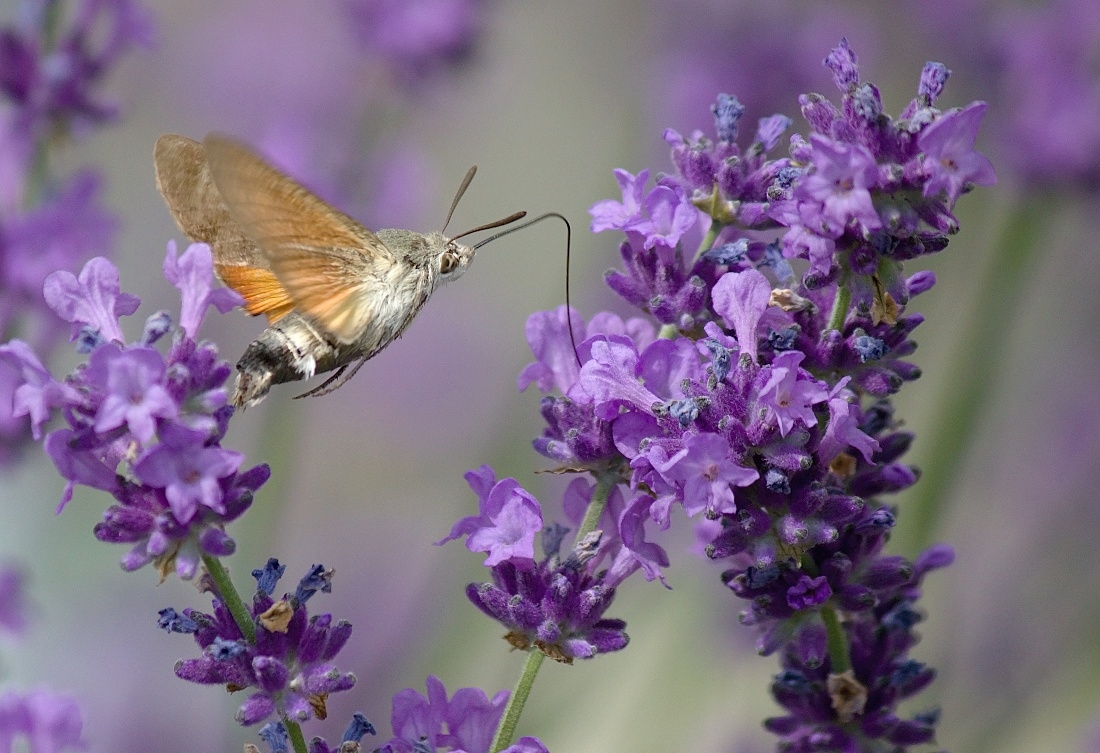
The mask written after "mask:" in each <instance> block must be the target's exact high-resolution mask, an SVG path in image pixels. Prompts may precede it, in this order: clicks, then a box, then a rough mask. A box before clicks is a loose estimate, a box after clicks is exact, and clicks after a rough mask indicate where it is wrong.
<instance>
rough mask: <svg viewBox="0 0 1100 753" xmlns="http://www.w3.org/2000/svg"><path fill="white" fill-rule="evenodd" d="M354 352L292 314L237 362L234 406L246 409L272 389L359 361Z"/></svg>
mask: <svg viewBox="0 0 1100 753" xmlns="http://www.w3.org/2000/svg"><path fill="white" fill-rule="evenodd" d="M356 356H357V351H356V350H355V349H354V348H348V347H343V346H340V345H339V344H337V343H334V342H331V341H330V340H329V339H328V338H327V337H325V336H324V335H323V334H321V332H319V331H318V330H317V329H316V328H315V327H314V326H313V325H311V324H310V323H309V322H308V321H307V320H306V319H305V318H304V317H302V316H301V315H299V314H297V313H291V314H289V315H288V316H286V317H284V318H283V319H280V320H279V321H278V322H276V323H275V324H274V325H272V326H271V327H268V328H267V329H265V330H264V331H263V332H262V333H261V334H260V336H259V337H258V338H256V339H255V340H253V341H252V342H251V343H250V344H249V346H248V348H246V349H245V351H244V355H242V356H241V358H240V360H239V361H237V384H236V388H235V389H234V391H233V401H232V402H233V405H234V406H235V407H237V408H245V407H248V406H250V405H255V404H256V403H258V402H259V401H260V400H262V399H263V398H264V396H265V395H267V393H268V390H270V389H271V387H272V385H276V384H281V383H283V382H296V381H298V380H301V379H309V378H310V377H312V376H313V375H314V374H321V373H324V372H326V371H331V370H333V369H336V368H339V367H340V366H344V365H346V364H347V363H349V362H350V361H353V360H355V358H356Z"/></svg>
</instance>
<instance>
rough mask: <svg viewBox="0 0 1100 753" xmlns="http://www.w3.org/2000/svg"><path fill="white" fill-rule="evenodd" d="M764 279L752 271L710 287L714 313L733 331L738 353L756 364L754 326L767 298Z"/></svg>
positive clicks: (730, 274) (725, 277) (768, 288)
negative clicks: (739, 351) (742, 353)
mask: <svg viewBox="0 0 1100 753" xmlns="http://www.w3.org/2000/svg"><path fill="white" fill-rule="evenodd" d="M771 294H772V286H771V283H770V282H768V278H767V277H765V276H764V275H763V274H762V273H760V272H758V271H757V270H755V269H746V270H745V271H744V272H727V273H726V274H724V275H722V277H720V278H719V280H718V282H716V283H715V284H714V290H713V292H712V293H711V298H712V300H713V301H714V310H715V312H716V313H717V314H718V315H719V316H721V317H722V319H723V320H724V321H725V323H726V326H727V327H730V328H732V329H733V331H734V332H735V333H736V335H737V342H738V344H739V345H740V346H741V351H742V352H744V353H748V354H749V356H750V357H751V358H752V360H753V361H755V360H756V345H757V342H756V326H757V324H759V322H760V318H761V317H762V316H763V315H764V310H765V309H766V308H767V307H768V301H769V300H770V298H771Z"/></svg>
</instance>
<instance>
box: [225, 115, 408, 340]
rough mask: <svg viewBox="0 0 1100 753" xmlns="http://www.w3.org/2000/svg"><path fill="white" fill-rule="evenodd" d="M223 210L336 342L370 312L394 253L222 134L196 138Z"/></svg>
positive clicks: (355, 331)
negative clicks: (198, 140)
mask: <svg viewBox="0 0 1100 753" xmlns="http://www.w3.org/2000/svg"><path fill="white" fill-rule="evenodd" d="M203 147H204V149H205V152H206V158H207V160H208V162H209V165H210V172H211V175H212V176H213V180H214V183H215V184H216V186H217V189H218V192H219V193H220V195H221V197H222V199H223V200H224V201H225V204H226V205H227V207H228V210H229V213H230V214H231V215H232V218H233V220H234V221H235V222H236V224H237V226H238V227H239V228H240V230H241V231H242V232H243V233H244V235H245V236H246V237H247V238H248V239H249V240H251V241H252V242H253V243H254V244H255V246H256V247H257V248H258V249H259V250H260V251H261V252H262V253H263V255H264V257H265V259H266V262H267V266H268V267H269V268H270V269H271V271H272V272H274V275H275V277H276V278H277V281H278V283H279V284H281V285H282V287H283V289H285V290H286V292H287V293H288V294H289V295H290V298H291V299H292V300H293V302H294V306H295V307H296V308H297V309H298V310H299V311H301V312H303V313H305V314H308V315H309V316H310V317H312V318H313V319H314V320H315V321H316V322H317V323H318V324H320V325H321V326H322V327H323V328H324V329H325V330H327V331H328V332H329V333H330V334H331V335H332V336H333V337H334V338H336V339H337V340H338V341H339V342H341V343H345V344H347V343H352V342H355V341H356V340H358V339H359V338H360V336H361V335H362V334H363V333H364V331H366V329H367V327H368V326H369V325H370V323H371V321H372V319H373V318H374V316H375V309H376V306H377V300H376V299H377V297H378V296H377V293H378V291H379V286H380V285H382V284H383V282H384V277H385V271H386V270H387V269H391V268H392V267H393V265H394V264H396V263H397V261H398V260H397V258H396V257H395V256H394V255H393V253H392V252H391V251H390V250H389V249H388V248H386V246H385V244H384V243H382V241H380V240H379V239H378V237H377V236H375V235H374V233H372V232H371V231H370V230H367V228H365V227H363V226H362V225H361V224H360V223H358V222H356V221H355V220H354V219H352V218H351V217H348V216H347V215H346V214H344V213H343V212H340V211H338V210H336V209H334V208H332V207H331V206H329V205H328V204H326V203H325V202H324V201H323V200H321V199H320V198H318V197H317V196H315V195H314V194H313V193H311V192H310V191H309V190H308V189H306V188H305V187H304V186H302V185H300V184H299V183H298V182H297V181H295V180H294V179H292V178H290V177H288V176H286V175H284V174H283V173H282V172H280V171H279V170H276V169H275V168H274V167H272V166H271V165H269V164H268V163H267V162H265V161H264V160H263V159H262V158H261V157H260V156H259V155H257V154H255V153H254V152H253V151H251V150H250V149H248V148H247V147H245V146H244V145H243V144H240V143H238V142H236V141H234V140H232V139H230V138H228V137H226V136H222V135H219V134H210V135H208V136H207V137H206V139H205V140H204V141H203Z"/></svg>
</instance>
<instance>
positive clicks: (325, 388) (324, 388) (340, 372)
mask: <svg viewBox="0 0 1100 753" xmlns="http://www.w3.org/2000/svg"><path fill="white" fill-rule="evenodd" d="M366 362H367V359H366V358H361V359H360V360H359V363H357V364H355V367H354V368H352V370H351V373H350V374H348V375H347V376H344V372H345V371H347V370H348V367H347V365H346V364H345V365H344V366H341V367H340V368H338V369H337V370H336V373H335V374H333V375H332V376H330V377H329V378H328V379H326V380H325V381H323V382H322V383H321V384H319V385H317V386H316V387H314V388H313V389H311V390H309V391H308V392H303V393H302V394H301V395H295V396H294V399H295V400H298V399H300V398H303V397H321V396H322V395H327V394H328V393H330V392H335V391H336V390H338V389H340V388H341V387H343V386H344V385H345V384H347V383H348V380H349V379H351V378H352V377H353V376H355V373H356V372H357V371H359V369H361V368H363V364H365V363H366ZM342 376H343V377H344V378H343V379H340V377H342ZM337 380H339V381H337ZM333 382H336V384H334V385H333V386H331V387H329V385H330V384H332V383H333Z"/></svg>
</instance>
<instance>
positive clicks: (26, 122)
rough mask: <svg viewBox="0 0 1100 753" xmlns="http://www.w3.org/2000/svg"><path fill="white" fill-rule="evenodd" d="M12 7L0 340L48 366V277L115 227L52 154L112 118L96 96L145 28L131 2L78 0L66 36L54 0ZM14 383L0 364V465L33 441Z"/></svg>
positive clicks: (0, 203) (82, 180) (94, 179)
mask: <svg viewBox="0 0 1100 753" xmlns="http://www.w3.org/2000/svg"><path fill="white" fill-rule="evenodd" d="M19 5H20V6H21V8H20V12H19V13H18V17H19V23H18V24H17V25H13V26H9V27H4V28H0V340H8V339H10V338H12V337H20V338H22V339H23V340H25V341H27V342H29V343H30V344H31V347H32V348H33V349H34V351H35V352H36V353H38V354H40V355H41V356H43V357H44V358H46V359H47V360H48V357H49V355H50V354H51V353H52V352H53V350H54V349H55V348H56V347H57V346H58V345H59V344H60V342H61V341H62V340H63V337H64V332H63V328H62V327H60V326H59V323H58V321H57V318H56V317H55V316H54V315H53V313H52V312H51V311H50V310H49V308H48V306H47V305H46V303H45V301H44V300H43V298H42V284H43V282H44V281H45V279H46V276H47V275H48V274H49V273H50V272H53V271H54V270H58V269H68V270H72V269H76V268H77V267H78V266H79V265H80V264H81V263H82V262H83V261H85V260H86V259H88V258H89V257H91V256H92V255H94V254H96V253H100V254H102V253H106V252H107V251H109V250H110V248H111V246H112V245H113V243H114V237H115V232H116V230H117V225H118V222H117V220H116V218H115V217H114V216H113V215H112V214H111V213H109V212H108V211H107V210H106V209H105V208H104V207H103V206H102V204H101V198H100V197H101V194H102V180H101V179H100V177H99V175H98V174H97V173H96V172H95V171H93V170H89V169H84V170H79V171H77V172H76V173H74V174H73V175H71V176H69V177H67V178H60V177H58V176H54V175H52V174H50V172H49V170H48V167H49V156H50V155H49V151H50V149H51V148H52V147H53V146H54V145H55V144H57V143H59V142H60V141H62V140H63V138H64V137H66V136H68V135H70V134H75V135H78V136H79V135H83V134H86V133H87V132H88V131H90V130H91V129H92V128H93V127H94V126H99V125H103V124H105V123H108V122H110V121H112V120H113V119H114V118H115V115H116V114H117V108H116V107H115V105H113V104H112V103H110V102H108V101H107V100H106V99H104V98H103V97H102V96H101V95H100V94H99V93H98V91H97V89H98V87H99V85H100V83H101V82H102V80H103V79H104V78H105V77H106V76H107V74H109V73H110V72H111V70H112V69H113V67H114V66H115V65H116V63H117V62H118V60H119V58H120V57H121V56H122V55H123V54H124V53H126V52H127V51H128V50H129V49H130V48H131V47H133V46H134V45H135V44H148V42H149V41H150V40H151V36H152V25H151V23H150V21H149V18H148V15H147V13H146V12H145V11H144V10H143V9H142V8H141V7H140V6H138V5H137V4H135V3H134V2H132V0H84V1H83V2H80V3H78V5H77V7H76V8H75V10H74V12H73V13H72V15H71V18H70V19H69V21H70V23H69V25H67V26H66V27H65V28H64V29H60V28H58V26H59V24H60V21H61V19H62V17H63V15H64V14H63V9H62V8H61V2H60V0H44V1H42V2H21V3H19ZM18 381H19V375H18V372H17V371H15V370H14V369H12V368H11V367H10V366H9V365H7V364H6V363H4V364H0V464H7V463H10V462H12V461H13V460H14V459H15V458H16V457H17V456H18V454H19V452H20V450H21V449H22V448H23V446H24V445H26V444H27V443H29V442H30V441H31V431H30V426H29V422H28V420H27V419H25V418H22V417H20V416H16V415H13V414H12V412H11V410H10V404H11V402H12V393H13V392H14V390H15V387H16V386H17V384H18Z"/></svg>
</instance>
